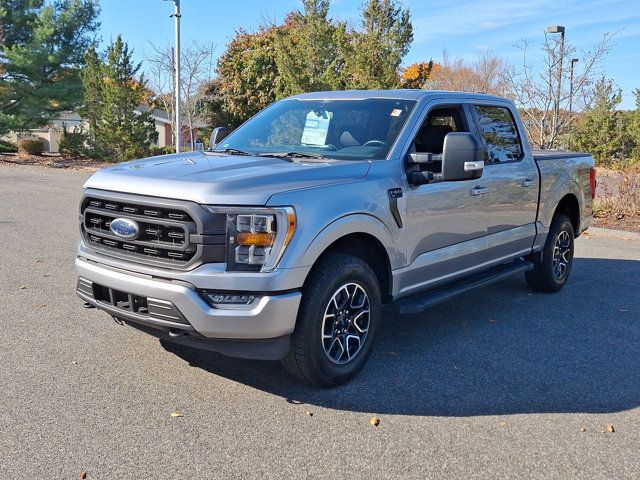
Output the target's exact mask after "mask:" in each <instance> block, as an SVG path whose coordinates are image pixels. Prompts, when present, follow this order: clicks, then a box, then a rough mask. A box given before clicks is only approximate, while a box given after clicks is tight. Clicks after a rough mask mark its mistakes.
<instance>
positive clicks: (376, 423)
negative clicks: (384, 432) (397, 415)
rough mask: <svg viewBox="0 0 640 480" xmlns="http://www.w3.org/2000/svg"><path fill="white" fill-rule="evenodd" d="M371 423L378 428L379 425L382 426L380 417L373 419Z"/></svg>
mask: <svg viewBox="0 0 640 480" xmlns="http://www.w3.org/2000/svg"><path fill="white" fill-rule="evenodd" d="M369 423H370V424H371V425H373V426H374V427H377V426H378V425H380V419H379V418H378V417H371V420H369Z"/></svg>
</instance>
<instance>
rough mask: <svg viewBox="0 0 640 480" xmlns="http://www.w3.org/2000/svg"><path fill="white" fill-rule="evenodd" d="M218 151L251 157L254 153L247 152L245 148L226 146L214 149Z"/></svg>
mask: <svg viewBox="0 0 640 480" xmlns="http://www.w3.org/2000/svg"><path fill="white" fill-rule="evenodd" d="M214 152H217V153H228V154H229V155H243V156H245V157H250V156H251V155H253V154H252V153H249V152H245V151H244V150H239V149H237V148H225V149H224V150H214Z"/></svg>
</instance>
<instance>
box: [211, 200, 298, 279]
mask: <svg viewBox="0 0 640 480" xmlns="http://www.w3.org/2000/svg"><path fill="white" fill-rule="evenodd" d="M204 208H205V209H206V210H207V211H209V212H211V213H223V214H226V216H227V241H226V252H227V253H226V258H227V270H228V271H249V272H257V271H262V272H270V271H272V270H273V269H275V268H276V266H277V265H278V262H279V261H280V258H282V255H283V254H284V251H285V249H286V248H287V245H288V244H289V241H290V240H291V237H292V236H293V232H294V231H295V228H296V215H295V212H294V210H293V208H292V207H278V208H258V207H255V208H254V207H249V208H244V207H238V208H232V207H216V206H215V205H205V206H204Z"/></svg>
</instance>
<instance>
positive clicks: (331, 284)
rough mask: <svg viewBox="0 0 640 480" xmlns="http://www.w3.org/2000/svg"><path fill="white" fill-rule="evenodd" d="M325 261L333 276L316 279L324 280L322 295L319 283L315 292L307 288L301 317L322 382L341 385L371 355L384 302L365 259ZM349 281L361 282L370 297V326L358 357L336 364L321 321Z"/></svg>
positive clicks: (310, 354)
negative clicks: (324, 340) (326, 346)
mask: <svg viewBox="0 0 640 480" xmlns="http://www.w3.org/2000/svg"><path fill="white" fill-rule="evenodd" d="M347 258H348V257H347ZM325 265H326V266H327V267H328V270H329V271H330V279H329V281H326V280H327V279H326V277H327V275H320V276H319V277H316V278H315V279H314V280H315V281H316V282H324V284H323V285H320V289H319V290H320V292H321V293H320V294H319V295H318V294H317V292H318V286H319V285H315V287H316V288H315V289H314V290H315V292H314V293H315V295H309V294H308V290H310V289H305V291H304V292H303V297H302V301H303V302H304V304H303V308H302V310H301V315H300V316H299V319H298V321H302V322H303V323H304V327H305V328H304V331H303V332H300V333H302V334H303V335H305V336H306V338H305V341H306V343H307V348H308V351H309V359H310V361H311V363H312V365H313V367H314V370H316V372H318V373H319V374H320V376H321V377H322V378H321V379H322V383H325V384H327V385H339V384H341V383H344V382H345V381H347V380H348V379H349V378H351V377H352V376H354V375H355V374H356V373H357V372H358V371H359V370H360V369H361V368H362V367H363V366H364V364H365V363H366V361H367V359H368V358H369V356H370V355H371V352H372V350H373V345H374V343H375V339H376V337H377V332H378V329H379V325H380V318H381V310H382V304H381V300H380V287H379V286H378V281H377V279H376V277H375V274H374V273H373V271H372V270H371V268H370V267H369V266H368V265H367V264H366V263H364V262H363V261H362V260H360V259H357V258H355V257H351V261H349V262H347V263H344V262H340V265H339V267H335V266H332V265H331V263H330V262H326V263H325ZM328 273H329V272H328ZM347 283H357V284H359V285H360V286H361V287H362V288H363V289H364V290H365V292H366V294H367V296H368V298H369V330H368V331H367V337H366V339H365V343H364V346H363V347H362V349H361V350H360V351H359V352H358V354H357V355H356V357H355V358H354V359H353V360H351V361H349V362H347V363H345V364H336V363H333V362H331V360H329V358H328V357H327V355H326V354H325V352H324V348H323V345H322V341H321V332H322V322H323V319H324V313H325V310H326V308H327V305H328V304H329V302H330V300H331V298H332V296H333V294H334V293H335V292H336V290H338V288H340V287H341V286H342V285H345V284H347Z"/></svg>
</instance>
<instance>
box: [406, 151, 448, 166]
mask: <svg viewBox="0 0 640 480" xmlns="http://www.w3.org/2000/svg"><path fill="white" fill-rule="evenodd" d="M409 160H410V162H411V163H415V164H421V163H422V164H424V163H431V162H436V161H439V160H442V155H437V154H435V153H428V152H411V153H410V154H409Z"/></svg>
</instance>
